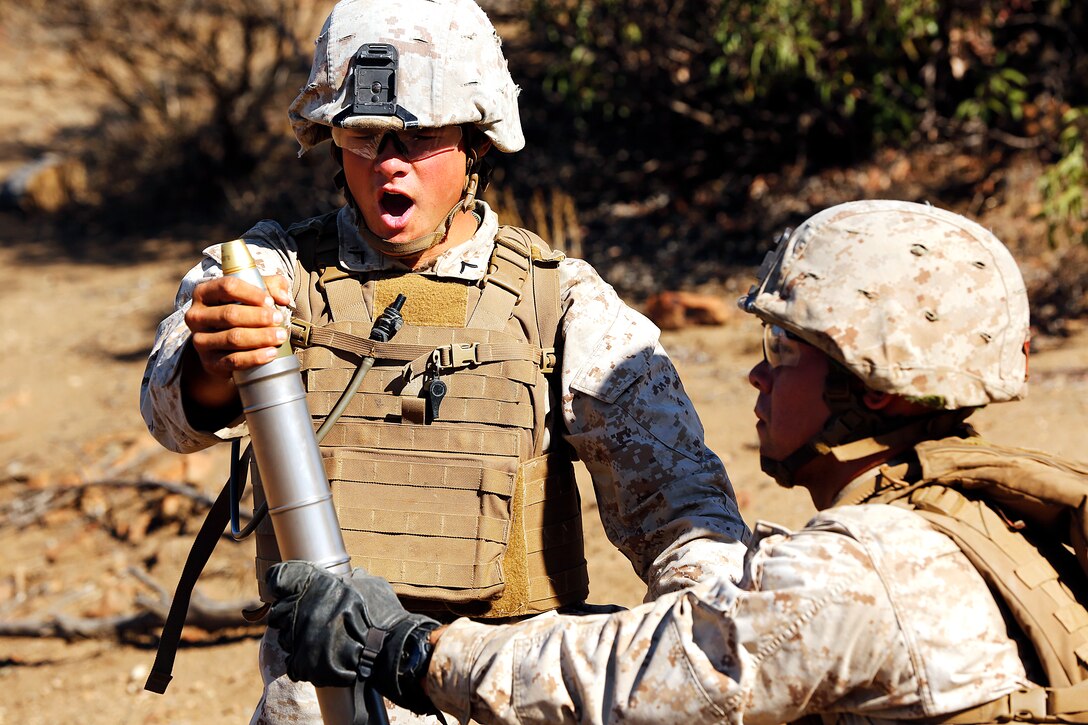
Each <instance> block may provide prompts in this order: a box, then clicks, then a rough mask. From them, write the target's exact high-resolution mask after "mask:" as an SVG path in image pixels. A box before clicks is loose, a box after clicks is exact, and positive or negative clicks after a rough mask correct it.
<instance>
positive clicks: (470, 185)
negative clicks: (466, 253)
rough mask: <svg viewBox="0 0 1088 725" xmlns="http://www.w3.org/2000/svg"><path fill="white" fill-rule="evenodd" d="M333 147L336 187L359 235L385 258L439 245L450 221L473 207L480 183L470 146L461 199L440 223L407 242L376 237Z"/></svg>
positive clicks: (467, 150)
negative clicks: (352, 212)
mask: <svg viewBox="0 0 1088 725" xmlns="http://www.w3.org/2000/svg"><path fill="white" fill-rule="evenodd" d="M466 145H467V144H466ZM333 149H335V150H334V152H333V157H334V158H337V160H338V161H340V162H341V171H340V173H338V174H337V177H336V181H337V186H339V187H340V188H341V189H342V191H343V192H344V196H345V197H347V200H348V203H349V204H351V207H352V209H354V210H355V218H356V219H357V220H358V222H359V236H361V237H362V238H363V241H365V242H366V243H367V244H369V245H370V246H371V247H373V248H374V249H376V250H378V251H379V252H381V253H382V254H384V255H385V256H387V257H393V258H395V259H402V258H404V257H411V256H413V255H416V254H419V253H421V252H425V251H427V250H428V249H430V248H431V247H434V246H437V245H438V244H441V243H442V242H443V241H445V239H446V237H447V236H448V235H449V233H450V227H452V226H453V222H454V220H455V219H456V218H457V215H458V214H459V213H461V212H466V211H472V210H473V209H475V208H476V193H477V191H478V189H479V186H480V170H479V166H480V157H479V155H478V154H477V153H476V150H475V149H472V148H470V149H466V152H465V153H466V155H467V156H468V161H467V163H466V167H467V168H466V170H465V183H464V186H463V187H462V189H461V198H460V199H458V200H457V203H456V204H454V205H453V208H452V209H450V211H449V213H448V214H446V217H445V218H444V219H443V220H442V222H441V223H440V224H439V225H438V226H437V227H435V230H434V231H433V232H430V233H429V234H424V235H423V236H421V237H416V238H415V239H410V240H408V241H407V242H391V241H389V240H388V239H384V238H382V237H379V236H378V235H377V234H375V233H374V232H372V231H370V229H369V228H368V227H367V225H366V222H365V221H364V220H363V214H362V211H361V210H360V209H359V205H358V204H357V203H356V201H355V198H354V197H353V196H352V195H351V190H350V189H349V188H348V185H347V182H346V180H345V179H344V178H343V177H344V172H343V162H342V158H343V157H342V156H340V154H339V153H338V152H339V151H340V150H339V148H338V147H337V146H336V145H335V144H334V145H333Z"/></svg>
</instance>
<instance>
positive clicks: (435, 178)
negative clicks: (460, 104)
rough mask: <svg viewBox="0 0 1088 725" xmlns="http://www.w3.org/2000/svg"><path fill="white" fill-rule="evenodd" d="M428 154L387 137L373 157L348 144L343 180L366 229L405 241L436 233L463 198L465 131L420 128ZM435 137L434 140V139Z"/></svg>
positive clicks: (390, 239) (393, 239)
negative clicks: (355, 151) (359, 211)
mask: <svg viewBox="0 0 1088 725" xmlns="http://www.w3.org/2000/svg"><path fill="white" fill-rule="evenodd" d="M419 133H422V134H426V137H425V138H421V139H419V141H421V142H423V143H428V144H429V146H428V148H429V151H428V153H427V154H426V155H423V156H422V158H414V156H418V155H419V154H415V153H414V151H415V150H416V149H415V148H414V147H413V146H412V145H411V139H409V143H407V144H406V143H404V142H403V141H402V140H401V139H400V138H398V137H397V136H396V135H394V134H386V135H385V136H384V137H382V138H380V139H379V142H378V143H377V144H375V145H374V148H372V149H365V150H367V151H369V153H353V152H352V151H351V150H350V149H349V148H347V147H346V146H345V149H344V154H343V158H344V176H345V178H346V179H347V184H348V188H349V189H350V190H351V195H352V196H353V197H354V198H355V201H356V203H357V204H358V205H359V209H360V210H361V211H362V215H363V220H364V221H365V222H366V225H367V228H369V229H370V231H372V232H374V234H376V235H378V236H379V237H382V238H383V239H388V240H389V241H391V242H393V243H396V242H407V241H410V240H412V239H416V238H418V237H421V236H423V235H424V234H429V233H431V232H433V231H434V230H435V229H436V228H437V227H438V225H439V224H441V223H442V221H443V220H444V219H445V218H446V215H447V214H448V213H449V211H450V209H452V208H453V205H454V204H456V203H457V201H458V200H459V199H460V198H461V192H462V190H463V188H464V183H465V167H466V162H467V157H466V155H465V149H464V142H463V139H462V135H461V129H460V128H458V127H457V126H451V127H446V128H441V129H421V130H420V132H419ZM431 137H433V138H431Z"/></svg>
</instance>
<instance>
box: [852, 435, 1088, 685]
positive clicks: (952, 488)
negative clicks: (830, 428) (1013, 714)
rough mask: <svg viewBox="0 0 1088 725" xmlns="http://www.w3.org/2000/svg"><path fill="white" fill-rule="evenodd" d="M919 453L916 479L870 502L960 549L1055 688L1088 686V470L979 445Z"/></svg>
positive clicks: (965, 441)
mask: <svg viewBox="0 0 1088 725" xmlns="http://www.w3.org/2000/svg"><path fill="white" fill-rule="evenodd" d="M915 453H916V454H917V465H916V466H915V467H914V471H913V476H912V480H911V481H910V482H907V481H895V482H893V484H894V485H891V486H888V487H887V488H878V489H877V490H875V491H873V492H872V493H871V494H869V495H870V498H869V501H871V502H878V503H891V504H894V505H899V506H903V507H905V508H910V509H912V510H914V511H916V512H917V513H918V514H920V515H921V516H923V517H924V518H925V519H926V520H927V521H928V522H929V523H930V524H931V525H932V526H933V527H934V528H935V529H937V530H938V531H940V532H942V533H944V534H945V535H947V536H948V537H949V538H951V539H952V540H953V541H954V542H956V544H957V545H958V546H959V548H960V549H961V550H962V551H963V553H964V555H965V556H967V558H968V559H969V560H970V561H971V563H972V565H974V567H975V568H976V569H977V570H978V571H979V573H980V574H981V575H982V577H983V578H984V579H985V580H986V582H987V584H988V585H989V586H990V587H991V589H992V590H993V591H994V592H995V593H996V594H998V595H1000V597H1001V600H1002V601H1003V602H1004V604H1005V605H1006V609H1007V611H1008V613H1009V615H1010V617H1011V618H1012V620H1013V621H1014V622H1015V624H1016V625H1017V626H1018V627H1019V628H1020V629H1021V630H1022V631H1023V632H1024V634H1025V635H1027V637H1028V639H1030V641H1031V643H1032V645H1033V647H1034V649H1035V651H1036V654H1037V655H1038V659H1039V663H1040V665H1041V666H1042V668H1043V670H1044V671H1045V673H1046V676H1047V679H1048V683H1049V685H1051V686H1052V687H1055V688H1062V687H1069V686H1072V685H1075V684H1078V683H1080V682H1083V681H1085V680H1088V609H1086V608H1085V606H1084V604H1082V602H1083V601H1088V577H1086V575H1085V568H1084V562H1083V561H1081V560H1080V556H1079V554H1080V553H1081V552H1080V550H1079V548H1080V547H1078V546H1077V545H1076V543H1077V541H1078V539H1079V538H1080V537H1079V536H1078V534H1079V533H1081V532H1082V531H1083V529H1084V520H1083V519H1084V511H1083V510H1082V509H1083V502H1084V501H1085V500H1086V497H1088V475H1086V473H1085V471H1084V470H1083V469H1081V468H1079V467H1077V466H1075V465H1073V464H1071V463H1069V462H1065V461H1061V460H1058V459H1055V458H1053V457H1049V456H1046V454H1041V453H1036V452H1033V451H1026V450H1022V449H1014V448H1008V447H1002V446H995V445H992V444H989V443H988V442H986V441H984V440H983V439H981V438H977V437H974V438H950V439H944V440H939V441H925V442H923V443H920V444H918V446H916V448H915ZM1070 524H1071V526H1070ZM1063 543H1064V544H1067V545H1068V546H1066V545H1063Z"/></svg>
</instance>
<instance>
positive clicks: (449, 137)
mask: <svg viewBox="0 0 1088 725" xmlns="http://www.w3.org/2000/svg"><path fill="white" fill-rule="evenodd" d="M462 133H463V132H462V131H461V127H460V126H443V127H442V128H416V129H412V130H409V131H392V130H389V129H380V130H377V131H372V130H361V129H359V130H356V129H351V128H337V127H335V126H334V127H333V129H332V140H333V143H335V144H336V145H337V146H339V147H340V148H342V149H344V150H345V151H350V152H351V153H353V154H355V155H356V156H359V157H361V158H363V159H366V160H367V161H373V160H374V159H376V158H377V157H378V154H380V153H381V151H382V149H383V148H384V147H385V144H387V143H391V144H393V148H394V149H395V150H396V152H397V154H398V155H399V156H401V157H402V158H404V159H405V160H406V161H411V162H416V161H422V160H423V159H427V158H430V157H431V156H436V155H438V154H440V153H443V152H445V151H451V150H453V149H454V148H456V147H457V144H459V143H461V137H462Z"/></svg>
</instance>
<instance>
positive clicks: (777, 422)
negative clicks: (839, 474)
mask: <svg viewBox="0 0 1088 725" xmlns="http://www.w3.org/2000/svg"><path fill="white" fill-rule="evenodd" d="M764 333H765V334H764V359H763V360H762V361H760V362H759V363H758V364H757V365H756V366H755V367H753V368H752V370H751V371H750V372H749V373H748V382H750V383H751V384H752V386H753V387H754V388H755V389H756V390H758V391H759V395H758V396H757V398H756V407H755V413H756V419H757V421H758V422H757V423H756V433H757V435H758V436H759V453H760V455H761V456H766V457H768V458H771V459H773V460H776V461H781V460H783V459H785V458H786V457H787V456H789V455H790V454H791V453H793V452H794V451H796V450H797V449H798V448H800V447H801V446H802V445H804V444H805V443H806V442H808V441H809V440H810V439H811V438H812V437H813V436H814V435H816V434H817V433H819V432H820V430H822V429H823V427H824V424H825V423H826V422H827V418H828V416H829V415H830V414H831V411H830V410H829V409H828V407H827V403H825V402H824V397H823V394H824V382H825V380H826V379H827V373H828V367H829V361H828V358H827V356H826V355H824V354H823V353H822V352H820V351H819V350H817V349H816V348H815V347H812V346H811V345H809V344H807V343H804V342H801V341H800V340H797V339H793V338H791V337H789V336H788V335H787V333H785V332H783V331H782V330H780V329H779V328H774V327H771V326H766V327H765V330H764Z"/></svg>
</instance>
